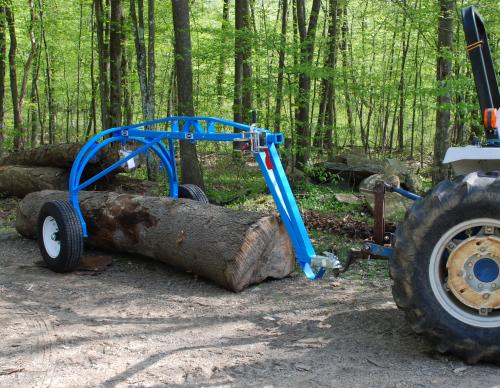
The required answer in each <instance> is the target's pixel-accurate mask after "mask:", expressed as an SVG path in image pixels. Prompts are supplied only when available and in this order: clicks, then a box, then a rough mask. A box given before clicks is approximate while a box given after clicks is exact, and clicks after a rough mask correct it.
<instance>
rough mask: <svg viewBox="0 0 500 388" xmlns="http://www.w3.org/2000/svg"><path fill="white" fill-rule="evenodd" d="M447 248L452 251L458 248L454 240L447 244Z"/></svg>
mask: <svg viewBox="0 0 500 388" xmlns="http://www.w3.org/2000/svg"><path fill="white" fill-rule="evenodd" d="M447 248H448V249H449V250H450V251H452V250H454V249H455V248H456V244H455V243H454V242H453V241H450V242H449V243H448V245H447Z"/></svg>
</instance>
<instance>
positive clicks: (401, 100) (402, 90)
mask: <svg viewBox="0 0 500 388" xmlns="http://www.w3.org/2000/svg"><path fill="white" fill-rule="evenodd" d="M402 6H403V7H404V9H405V12H406V10H407V2H406V0H404V1H403V4H402ZM405 30H406V16H405V17H404V19H403V26H402V31H403V33H402V38H403V53H402V58H401V76H400V79H399V85H398V93H399V120H398V151H399V152H400V153H402V152H403V150H404V118H405V81H406V69H405V67H406V57H407V55H408V48H409V46H410V37H411V29H410V31H408V32H406V31H405ZM405 34H406V39H405Z"/></svg>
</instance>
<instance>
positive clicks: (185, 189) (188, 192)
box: [179, 183, 209, 203]
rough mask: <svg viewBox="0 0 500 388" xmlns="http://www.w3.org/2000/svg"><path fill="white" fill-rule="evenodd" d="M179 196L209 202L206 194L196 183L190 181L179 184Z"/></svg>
mask: <svg viewBox="0 0 500 388" xmlns="http://www.w3.org/2000/svg"><path fill="white" fill-rule="evenodd" d="M179 198H187V199H192V200H193V201H198V202H202V203H209V201H208V197H207V195H206V194H205V193H204V192H203V190H202V189H201V188H200V187H199V186H196V185H192V184H190V183H187V184H184V185H179Z"/></svg>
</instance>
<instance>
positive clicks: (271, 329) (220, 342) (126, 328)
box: [0, 214, 500, 387]
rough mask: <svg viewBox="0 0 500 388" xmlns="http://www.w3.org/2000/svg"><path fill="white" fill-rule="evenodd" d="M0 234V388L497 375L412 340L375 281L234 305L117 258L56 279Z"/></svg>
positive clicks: (488, 381)
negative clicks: (97, 268) (102, 268)
mask: <svg viewBox="0 0 500 388" xmlns="http://www.w3.org/2000/svg"><path fill="white" fill-rule="evenodd" d="M1 217H2V214H0V221H2V218H1ZM2 222H3V224H2V223H1V222H0V386H1V387H9V386H22V387H73V386H89V387H90V386H107V387H114V386H148V387H149V386H173V387H174V386H276V387H285V386H286V387H288V386H291V387H309V386H311V387H314V386H333V387H475V386H481V387H500V369H499V368H498V367H495V366H492V365H485V364H482V365H476V366H468V365H465V364H463V363H462V362H461V361H460V360H458V359H455V358H453V357H449V356H442V355H439V354H437V353H435V352H434V351H433V350H432V347H431V346H430V345H429V344H428V343H427V342H426V341H425V340H424V339H423V338H421V337H419V336H417V335H415V334H413V332H412V331H411V329H410V327H409V326H408V325H407V324H406V322H405V320H404V317H403V315H402V313H401V312H399V311H398V310H397V308H396V306H395V305H394V303H393V301H392V298H391V294H390V281H389V280H388V279H387V277H385V276H380V275H377V276H365V275H364V274H363V272H362V271H361V272H360V279H358V280H353V279H350V280H349V279H346V278H338V279H335V278H332V277H327V278H326V279H324V280H322V281H315V282H311V281H308V280H306V279H304V278H303V277H302V276H301V275H300V274H296V275H294V276H292V277H290V278H287V279H285V280H280V281H268V282H265V283H263V284H260V285H258V286H254V287H251V288H250V289H248V290H246V291H244V292H242V293H240V294H234V293H230V292H227V291H225V290H222V289H220V288H218V287H216V286H214V285H213V284H210V283H208V282H206V281H204V280H201V279H197V278H196V276H194V275H193V274H189V273H182V272H179V271H176V270H175V269H172V268H169V267H168V266H166V265H163V264H161V263H156V262H153V261H149V260H144V259H141V258H135V257H130V256H125V255H115V254H113V255H111V256H110V257H111V259H112V264H111V266H110V267H108V269H107V270H106V271H104V272H101V273H95V272H90V271H78V272H75V273H71V274H66V275H61V274H55V273H53V272H51V271H49V270H48V269H47V268H45V267H44V266H43V263H42V262H41V256H40V254H39V251H38V248H37V245H36V243H35V242H33V241H30V240H26V239H23V238H21V237H19V236H18V235H17V234H16V233H15V231H13V229H11V223H12V220H11V219H10V220H9V219H7V218H6V217H5V214H4V219H3V221H2ZM89 254H90V255H96V254H104V255H109V254H108V253H102V252H90V253H89ZM352 271H360V269H359V268H356V267H354V268H353V269H352Z"/></svg>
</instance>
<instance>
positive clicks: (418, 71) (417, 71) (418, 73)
mask: <svg viewBox="0 0 500 388" xmlns="http://www.w3.org/2000/svg"><path fill="white" fill-rule="evenodd" d="M419 49H420V31H419V32H418V34H417V43H416V44H415V66H414V67H415V79H414V82H413V105H412V106H413V109H412V117H411V141H410V158H411V159H413V155H414V153H415V125H416V115H417V87H418V80H419V78H420V77H422V74H421V71H422V67H421V66H420V67H419V66H418V51H419Z"/></svg>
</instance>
